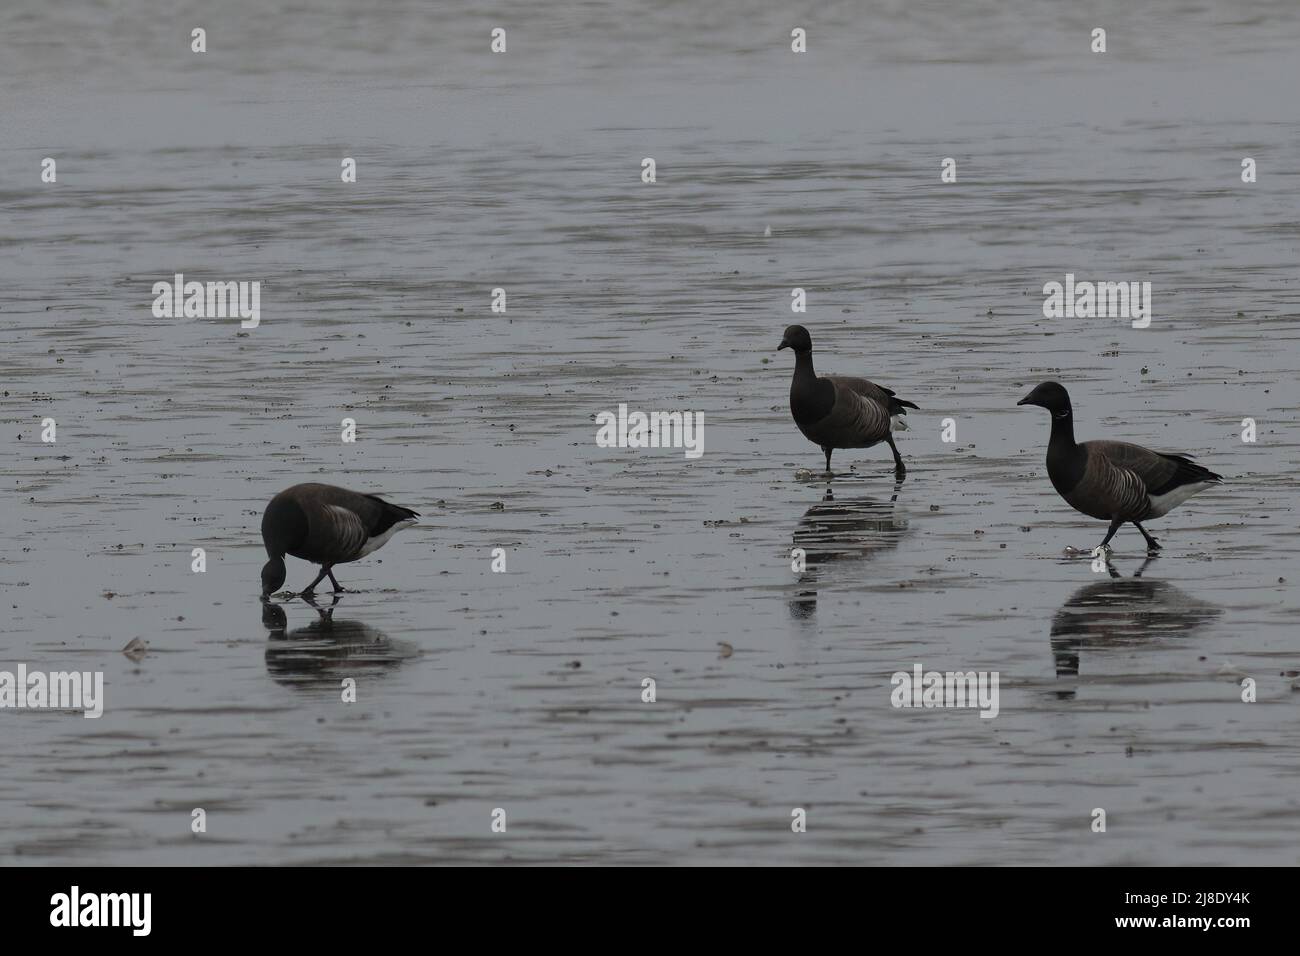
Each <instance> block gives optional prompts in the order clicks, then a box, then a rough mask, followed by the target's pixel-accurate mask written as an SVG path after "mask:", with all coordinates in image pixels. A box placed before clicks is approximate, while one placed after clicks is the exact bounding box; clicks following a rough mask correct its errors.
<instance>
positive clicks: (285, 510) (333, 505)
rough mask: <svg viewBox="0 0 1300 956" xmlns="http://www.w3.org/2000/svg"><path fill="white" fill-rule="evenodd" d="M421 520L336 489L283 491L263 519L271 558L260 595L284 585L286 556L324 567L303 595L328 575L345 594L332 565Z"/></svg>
mask: <svg viewBox="0 0 1300 956" xmlns="http://www.w3.org/2000/svg"><path fill="white" fill-rule="evenodd" d="M419 517H420V515H419V513H418V512H415V511H412V510H410V509H409V508H402V507H399V506H397V505H391V504H389V503H388V502H387V501H384V500H383V499H382V498H377V497H375V496H374V495H363V494H360V493H359V492H356V491H348V490H347V489H346V488H339V487H336V486H335V485H320V484H314V483H308V484H302V485H294V486H293V487H292V488H288V489H286V490H284V491H282V492H280V493H279V494H278V495H276V496H275V497H274V498H272V499H271V503H270V504H269V505H267V506H266V513H265V514H264V515H262V542H263V544H265V545H266V553H267V555H268V556H269V558H270V560H269V561H267V562H266V564H265V565H264V566H263V567H262V597H263V598H266V597H269V596H270V595H271V594H273V593H275V592H276V591H278V590H279V589H280V586H281V585H282V584H284V578H285V568H284V556H285V555H286V554H291V555H293V556H294V557H295V558H301V559H302V560H304V561H311V562H313V563H314V564H319V565H321V572H320V574H318V575H316V580H315V581H312V582H311V584H309V585H307V587H306V588H305V589H304V590H303V592H302V594H303V596H304V597H309V596H310V595H311V594H312V593H313V591H314V590H315V588H316V585H317V584H319V583H320V580H321V578H324V577H328V578H329V579H330V584H332V585H334V590H335V591H342V590H343V588H342V587H341V586H340V585H339V582H338V581H337V580H335V578H334V565H336V564H346V563H348V562H349V561H356V560H357V559H359V558H364V557H365V556H366V555H367V554H369V553H370V552H372V551H377V550H378V549H379V548H382V547H383V546H384V545H385V544H387V543H388V539H389V538H391V537H392V536H393V535H395V534H397V532H399V531H401V530H402V529H403V528H409V527H411V525H413V524H415V523H416V519H417V518H419Z"/></svg>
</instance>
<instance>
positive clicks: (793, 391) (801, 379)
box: [777, 325, 917, 478]
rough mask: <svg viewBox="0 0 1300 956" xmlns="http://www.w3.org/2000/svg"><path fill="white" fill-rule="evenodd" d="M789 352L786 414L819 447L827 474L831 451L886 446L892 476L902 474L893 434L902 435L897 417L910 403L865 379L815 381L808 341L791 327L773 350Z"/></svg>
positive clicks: (801, 331)
mask: <svg viewBox="0 0 1300 956" xmlns="http://www.w3.org/2000/svg"><path fill="white" fill-rule="evenodd" d="M787 348H788V349H794V379H793V380H792V381H791V382H790V413H791V414H792V415H793V416H794V423H795V424H796V425H798V426H799V431H801V432H803V434H804V437H805V438H807V439H808V440H809V441H811V442H815V443H816V444H818V445H821V448H822V451H823V452H825V454H826V471H827V473H829V472H830V470H831V452H832V451H834V450H835V449H836V448H870V447H871V446H872V445H878V444H880V442H882V441H883V442H888V443H889V448H890V450H891V451H892V452H893V453H894V473H895V474H897V475H898V476H899V477H900V478H901V477H902V476H903V475H904V474H906V473H907V468H906V467H905V466H904V465H903V458H902V456H901V455H899V454H898V448H897V447H896V446H895V445H894V434H893V433H894V430H895V429H897V430H898V431H905V430H906V429H907V423H906V422H905V421H903V418H902V416H904V415H906V414H907V410H908V409H909V408H917V406H916V405H913V404H912V403H911V402H905V401H903V400H902V399H901V398H895V397H894V393H893V392H892V391H890V390H889V389H887V388H884V387H883V386H880V385H875V384H873V383H871V382H868V381H867V380H866V379H865V378H845V377H843V376H839V375H824V376H822V377H820V378H819V377H818V376H817V373H816V372H814V371H813V360H812V336H810V335H809V334H808V330H807V329H805V328H804V327H803V326H802V325H792V326H790V327H789V328H788V329H786V330H785V337H784V338H782V339H781V344H780V345H779V346H777V351H778V352H779V351H780V350H781V349H787Z"/></svg>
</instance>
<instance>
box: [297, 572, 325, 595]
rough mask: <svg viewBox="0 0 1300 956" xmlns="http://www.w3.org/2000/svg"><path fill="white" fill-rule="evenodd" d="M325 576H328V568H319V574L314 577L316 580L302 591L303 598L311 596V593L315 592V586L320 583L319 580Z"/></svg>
mask: <svg viewBox="0 0 1300 956" xmlns="http://www.w3.org/2000/svg"><path fill="white" fill-rule="evenodd" d="M327 574H329V569H328V568H321V569H320V574H318V575H316V580H315V581H313V582H312V583H311V584H309V585H307V586H306V587H305V588H303V589H302V594H303V596H304V597H306V596H307V595H309V594H312V593H313V592H315V590H316V585H318V584H320V582H321V578H323V577H325V575H327Z"/></svg>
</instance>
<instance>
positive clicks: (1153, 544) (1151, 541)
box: [1133, 521, 1160, 551]
mask: <svg viewBox="0 0 1300 956" xmlns="http://www.w3.org/2000/svg"><path fill="white" fill-rule="evenodd" d="M1133 527H1135V528H1137V529H1138V530H1139V531H1141V532H1142V537H1144V538H1146V539H1147V550H1148V551H1159V550H1160V542H1159V541H1157V540H1156V539H1155V538H1153V537H1151V535H1149V534H1147V529H1146V528H1144V527H1142V526H1141V525H1140V524H1138V523H1137V522H1136V521H1134V522H1133Z"/></svg>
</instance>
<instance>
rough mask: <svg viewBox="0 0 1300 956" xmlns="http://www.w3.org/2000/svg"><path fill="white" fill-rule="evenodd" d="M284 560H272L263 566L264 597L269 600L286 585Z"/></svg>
mask: <svg viewBox="0 0 1300 956" xmlns="http://www.w3.org/2000/svg"><path fill="white" fill-rule="evenodd" d="M284 576H285V570H284V558H272V559H271V560H270V561H268V562H266V564H264V565H262V597H264V598H268V597H270V596H271V595H272V594H274V593H275V592H276V591H278V590H280V586H281V585H282V584H284Z"/></svg>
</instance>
